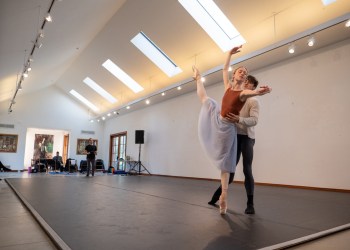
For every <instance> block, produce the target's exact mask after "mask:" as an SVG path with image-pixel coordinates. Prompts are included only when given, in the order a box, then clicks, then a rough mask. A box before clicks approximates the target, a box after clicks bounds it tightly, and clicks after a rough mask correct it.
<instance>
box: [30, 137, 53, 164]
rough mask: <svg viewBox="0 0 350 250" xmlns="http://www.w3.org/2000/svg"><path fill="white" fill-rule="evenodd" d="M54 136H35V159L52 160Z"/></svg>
mask: <svg viewBox="0 0 350 250" xmlns="http://www.w3.org/2000/svg"><path fill="white" fill-rule="evenodd" d="M53 139H54V136H53V135H43V134H35V139H34V154H33V159H52V157H53V155H52V152H53V141H54V140H53Z"/></svg>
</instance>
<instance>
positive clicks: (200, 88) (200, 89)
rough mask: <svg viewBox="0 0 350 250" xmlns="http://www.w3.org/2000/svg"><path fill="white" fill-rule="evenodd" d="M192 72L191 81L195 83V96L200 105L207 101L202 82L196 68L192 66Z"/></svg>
mask: <svg viewBox="0 0 350 250" xmlns="http://www.w3.org/2000/svg"><path fill="white" fill-rule="evenodd" d="M192 70H193V79H194V80H196V82H197V95H198V98H199V100H200V101H201V103H204V102H205V100H207V98H208V96H207V91H206V90H205V88H204V85H203V82H202V80H201V78H202V77H201V74H200V73H199V70H198V69H197V68H196V66H192Z"/></svg>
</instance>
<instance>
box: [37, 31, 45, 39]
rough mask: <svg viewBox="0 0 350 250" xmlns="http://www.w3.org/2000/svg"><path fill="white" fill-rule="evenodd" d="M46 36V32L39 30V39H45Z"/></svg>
mask: <svg viewBox="0 0 350 250" xmlns="http://www.w3.org/2000/svg"><path fill="white" fill-rule="evenodd" d="M44 36H45V35H44V31H43V30H42V29H41V30H39V34H38V39H39V38H43V37H44Z"/></svg>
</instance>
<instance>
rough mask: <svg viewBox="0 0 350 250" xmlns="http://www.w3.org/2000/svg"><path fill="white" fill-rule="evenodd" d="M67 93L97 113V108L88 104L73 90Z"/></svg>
mask: <svg viewBox="0 0 350 250" xmlns="http://www.w3.org/2000/svg"><path fill="white" fill-rule="evenodd" d="M69 93H71V94H72V95H73V96H75V97H76V98H77V99H78V100H79V101H81V102H82V103H84V104H85V105H86V106H88V107H89V108H91V109H92V110H93V111H95V112H96V111H98V110H99V108H98V107H96V106H95V105H93V104H92V103H91V102H89V101H88V100H87V99H86V98H85V97H83V96H82V95H81V94H79V93H78V92H76V91H75V90H74V89H72V90H71V91H69Z"/></svg>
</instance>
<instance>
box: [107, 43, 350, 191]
mask: <svg viewBox="0 0 350 250" xmlns="http://www.w3.org/2000/svg"><path fill="white" fill-rule="evenodd" d="M349 65H350V44H349V40H348V41H344V42H342V43H339V44H337V45H334V46H331V47H327V48H324V49H320V50H318V51H316V52H313V53H311V54H307V55H304V56H300V57H297V56H293V57H292V59H290V60H288V61H285V62H282V63H279V64H277V65H273V66H269V67H266V68H264V69H261V70H259V71H258V72H251V73H252V74H254V75H255V76H256V77H257V78H258V79H259V80H260V83H261V84H265V83H266V84H269V85H270V86H271V87H272V88H273V92H272V93H271V94H270V95H267V96H262V97H259V98H260V101H261V106H262V108H261V114H260V120H259V124H258V126H257V135H256V138H257V139H256V144H255V157H254V163H253V171H254V176H255V181H256V182H260V183H273V184H286V185H300V186H310V187H323V188H339V189H348V190H349V189H350V171H349V170H348V166H349V160H348V158H347V155H348V152H347V151H348V149H349V148H350V133H349V130H348V126H349V125H348V124H349V122H350V118H349V116H348V109H349V107H350V98H349V97H348V93H350V84H349V79H350V72H349ZM208 94H209V96H211V97H213V98H214V99H216V100H217V101H219V102H220V101H221V97H222V94H223V88H222V84H219V85H215V86H213V87H210V88H208ZM199 109H200V104H199V101H198V99H197V96H196V94H195V93H190V94H187V95H184V96H180V97H178V98H175V99H171V100H168V101H166V102H163V103H160V104H157V105H152V106H150V107H147V108H144V109H142V110H138V111H135V112H132V113H130V114H128V115H124V116H119V117H117V118H115V119H112V120H110V121H107V122H106V125H105V137H106V138H107V137H108V136H109V135H110V134H114V133H118V132H121V131H128V148H127V154H128V155H130V156H131V157H132V158H134V159H137V156H138V145H135V143H134V140H135V139H134V138H135V137H134V136H135V130H137V129H143V130H145V144H144V145H142V154H141V160H142V162H143V164H144V165H145V166H146V167H147V169H148V170H149V171H150V172H151V173H153V174H162V175H175V176H190V177H200V178H214V179H218V178H219V171H218V170H217V169H216V168H214V167H213V166H211V165H210V164H209V163H208V161H207V159H206V156H205V154H204V153H203V151H202V149H201V148H200V145H199V142H198V137H197V120H198V114H199ZM107 149H108V145H105V150H107ZM235 179H236V180H243V179H244V177H243V173H242V166H241V165H240V166H239V167H238V168H237V174H236V177H235Z"/></svg>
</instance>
